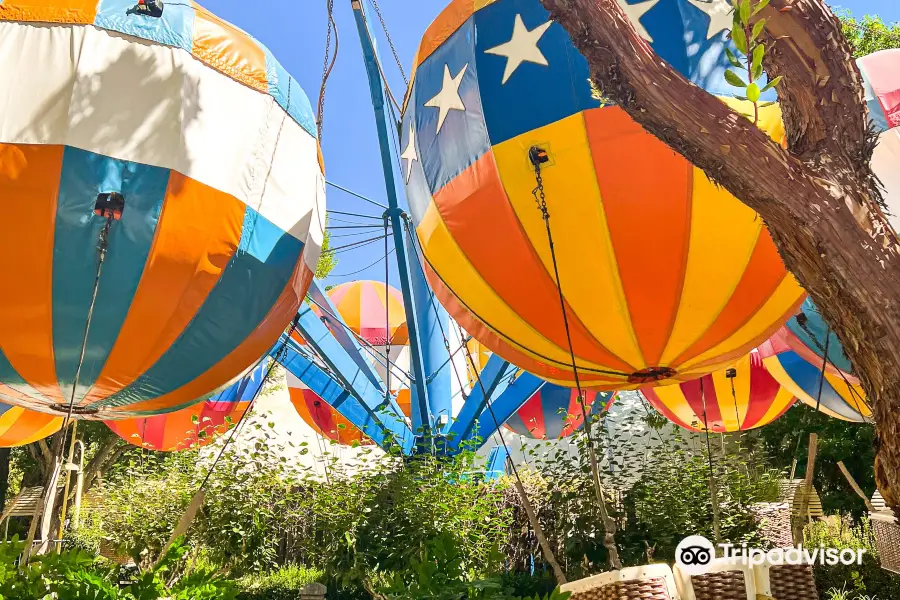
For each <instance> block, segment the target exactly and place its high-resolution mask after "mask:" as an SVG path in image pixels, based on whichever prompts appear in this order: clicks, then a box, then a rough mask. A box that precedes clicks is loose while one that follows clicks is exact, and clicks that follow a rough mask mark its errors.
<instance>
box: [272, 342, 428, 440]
mask: <svg viewBox="0 0 900 600" xmlns="http://www.w3.org/2000/svg"><path fill="white" fill-rule="evenodd" d="M286 338H287V336H285V335H283V336H282V339H281V342H280V343H279V345H278V346H276V349H280V348H281V347H282V346H281V344H282V343H285V344H286V345H285V346H284V348H285V350H284V352H281V353H279V352H277V351H276V350H273V352H272V355H273V358H277V360H278V362H279V363H280V364H281V365H282V366H283V367H284V368H285V369H287V370H288V372H290V373H291V374H292V375H294V376H295V377H297V378H298V379H299V380H300V381H302V382H303V383H304V384H305V385H306V386H307V387H308V388H309V389H310V390H312V391H313V392H314V393H315V394H316V395H317V396H319V397H320V398H322V400H324V401H325V403H326V404H328V405H329V406H332V407H334V408H335V409H336V410H337V411H338V412H339V413H340V414H341V415H342V416H343V417H344V418H345V419H347V420H348V421H350V422H351V423H353V424H354V425H355V426H356V427H358V428H359V429H360V431H362V432H363V433H365V434H366V436H367V437H368V438H369V439H371V440H372V441H373V442H375V443H376V444H378V446H379V447H381V448H385V447H387V446H388V445H389V444H390V443H391V442H393V443H396V444H398V445H399V446H400V447H401V448H402V449H403V452H404V453H409V452H410V451H411V449H412V432H411V431H410V430H409V427H406V424H405V423H402V425H401V424H399V423H398V422H397V420H393V421H391V420H389V419H385V418H384V416H383V415H382V414H381V413H379V415H378V416H379V417H380V420H379V418H376V417H375V416H374V415H373V414H372V413H371V411H370V410H369V409H368V408H367V407H366V406H365V404H363V403H362V402H360V400H359V399H358V398H356V397H355V396H354V395H353V394H351V393H350V392H349V391H347V390H346V389H344V388H343V387H341V385H340V384H339V383H337V382H336V381H335V380H334V379H332V378H331V376H330V375H328V373H326V372H325V371H323V370H322V369H321V368H319V367H318V366H317V365H316V364H315V363H313V362H312V361H311V360H310V359H309V358H307V357H306V356H304V355H303V353H302V351H301V349H300V348H299V347H298V345H297V343H296V342H295V341H293V340H287V339H286ZM385 420H388V421H391V422H389V423H385V422H384V421H385ZM398 432H399V433H398Z"/></svg>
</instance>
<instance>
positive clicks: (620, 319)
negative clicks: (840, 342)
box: [401, 0, 805, 390]
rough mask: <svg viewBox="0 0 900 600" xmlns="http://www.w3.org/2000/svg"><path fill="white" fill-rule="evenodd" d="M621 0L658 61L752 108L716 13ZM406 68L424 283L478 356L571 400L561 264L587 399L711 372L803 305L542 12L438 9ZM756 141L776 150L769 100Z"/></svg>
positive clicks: (770, 254)
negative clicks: (599, 85)
mask: <svg viewBox="0 0 900 600" xmlns="http://www.w3.org/2000/svg"><path fill="white" fill-rule="evenodd" d="M620 4H622V6H623V7H624V8H625V10H626V12H627V13H628V14H629V16H630V17H631V19H632V23H633V24H634V25H635V27H636V28H637V31H638V33H639V34H640V35H642V36H643V37H644V39H646V40H647V41H648V42H649V43H650V44H651V45H652V47H653V49H654V50H655V51H656V52H657V53H658V54H659V55H660V56H661V57H662V58H663V59H664V60H666V61H668V62H669V63H670V64H671V65H672V66H673V67H675V68H676V69H677V70H678V71H680V72H681V73H682V74H683V75H684V76H686V77H687V78H688V79H689V80H690V81H692V82H694V83H695V84H697V85H699V86H701V87H703V88H704V89H706V90H707V91H709V92H710V93H713V94H715V95H717V96H718V97H720V98H721V99H722V100H723V101H724V102H726V103H728V104H729V105H731V106H733V107H735V108H737V109H739V110H743V111H744V112H746V111H747V107H746V106H743V105H742V101H740V100H738V99H736V98H735V97H734V94H735V90H736V88H733V87H730V86H728V85H727V84H726V83H725V81H724V77H723V72H724V70H725V67H726V66H727V65H728V62H727V57H726V55H725V53H724V50H725V48H728V47H732V45H731V42H730V41H729V38H728V32H729V31H730V29H731V23H732V19H731V15H730V14H729V13H730V11H731V6H730V4H729V3H728V2H727V0H713V1H711V2H687V3H685V2H682V1H681V0H659V1H657V2H642V3H624V2H623V3H620ZM732 49H733V47H732ZM415 67H416V71H415V74H414V79H413V82H412V84H411V87H410V93H409V97H408V101H407V105H406V110H405V113H404V121H403V125H402V138H403V139H402V140H401V149H402V158H403V165H402V166H403V174H404V177H405V179H406V190H407V196H408V198H409V203H410V208H411V212H412V215H413V219H414V222H415V225H416V233H417V236H418V239H419V242H420V244H421V246H422V249H423V252H424V259H425V264H426V270H427V276H428V279H429V282H430V283H431V285H432V286H433V287H434V289H435V290H436V292H437V295H438V298H439V299H440V301H441V303H442V304H443V305H444V306H445V307H446V308H447V310H448V311H449V312H450V314H451V315H452V316H453V317H454V318H455V319H456V320H457V321H458V322H459V323H460V324H461V325H462V326H463V327H464V328H465V330H466V331H468V332H469V333H471V334H472V335H473V336H474V337H475V338H476V339H477V340H478V341H479V342H481V343H482V344H484V345H485V346H487V347H488V348H489V349H490V350H491V351H493V352H495V353H497V354H499V355H500V356H502V357H503V358H505V359H507V360H509V361H510V362H512V363H513V364H516V365H518V366H520V367H521V368H523V369H525V370H527V371H530V372H532V373H535V374H536V375H538V376H540V377H542V378H545V379H547V380H549V381H552V382H554V383H556V384H559V385H563V386H565V387H574V376H573V369H572V361H571V357H570V354H569V336H567V332H566V328H565V327H564V324H563V306H561V303H560V297H559V291H558V289H557V277H556V274H555V270H556V269H557V268H558V270H559V282H560V284H561V288H562V294H563V305H564V307H565V308H564V309H565V311H566V315H567V318H568V323H569V332H568V333H569V334H570V336H571V344H572V347H573V350H574V354H575V359H576V364H577V368H578V372H579V375H580V378H581V383H582V384H583V385H585V386H587V387H593V388H596V389H601V390H617V389H636V388H641V387H645V386H656V385H667V384H674V383H678V382H680V381H687V380H691V379H696V378H697V377H698V376H700V375H703V374H706V373H710V372H712V371H715V370H717V369H721V368H723V367H725V366H727V365H728V364H729V363H731V362H733V361H735V360H738V359H740V358H741V357H742V356H744V355H746V354H747V353H748V352H749V351H750V350H752V349H753V348H755V347H756V346H757V345H759V344H760V343H762V342H763V341H765V340H766V339H767V338H768V337H769V336H770V335H772V333H774V332H775V331H776V330H777V329H778V328H779V327H780V326H781V325H782V324H783V323H784V322H785V321H786V320H787V318H788V317H789V316H790V315H792V314H793V313H794V311H795V309H796V308H797V307H798V306H799V304H800V303H801V302H802V300H803V298H804V296H805V294H804V291H803V290H802V289H801V288H800V287H799V285H798V284H797V283H796V281H795V280H794V278H793V276H792V275H790V274H789V273H788V272H787V271H786V269H785V267H784V265H783V263H782V261H781V258H780V257H779V255H778V252H777V250H776V248H775V245H774V243H773V242H772V239H771V238H770V236H769V233H768V231H767V230H766V228H765V225H764V223H763V221H762V219H760V218H759V217H758V216H757V215H756V214H755V213H754V212H753V211H752V210H750V209H748V208H747V207H745V206H744V205H743V204H742V203H740V202H739V201H738V200H737V199H735V198H734V197H732V196H731V195H730V194H728V193H727V192H726V191H725V190H723V189H722V188H720V187H718V186H716V185H715V184H714V183H712V182H711V181H710V180H709V179H708V178H707V176H706V174H704V173H703V172H702V171H701V170H699V169H696V168H694V167H692V166H691V164H690V163H689V162H688V161H687V160H686V159H684V158H683V157H681V156H680V155H678V154H677V153H676V152H674V151H672V150H671V149H669V148H668V147H667V146H666V145H665V144H664V143H662V142H661V141H659V140H658V139H656V138H655V137H653V136H652V135H650V134H649V133H647V132H645V131H644V130H643V129H642V128H641V126H640V125H638V124H637V123H636V122H634V121H633V120H632V119H631V118H630V117H629V116H628V115H627V114H626V113H625V112H624V111H623V110H622V109H620V108H618V107H616V106H611V105H610V104H609V102H608V101H607V100H605V99H604V98H603V95H602V93H601V91H600V90H597V89H594V88H593V87H592V86H591V83H590V81H589V77H590V73H589V71H588V66H587V62H586V61H585V59H584V57H583V56H581V55H580V54H579V52H578V51H577V50H576V49H575V47H574V46H573V44H572V42H571V41H570V39H569V37H568V35H567V33H566V31H565V30H564V29H563V28H562V27H561V26H560V25H559V24H558V23H554V22H553V21H551V20H550V17H549V14H548V13H547V11H546V10H545V9H544V8H543V6H542V4H541V2H540V0H496V1H494V2H476V3H474V4H473V3H472V2H468V3H465V2H453V3H452V4H451V5H450V6H449V7H448V8H447V9H446V10H445V11H444V12H443V13H441V14H440V15H439V16H438V17H437V19H436V20H435V22H434V23H433V24H432V25H431V27H429V29H428V30H427V32H426V33H425V36H424V39H423V40H422V43H421V45H420V47H419V52H418V55H417V57H416V60H415ZM764 99H765V100H775V96H774V91H771V90H770V91H769V92H766V95H765V98H764ZM760 127H761V128H762V129H763V130H764V131H766V132H767V133H768V134H769V135H770V136H772V137H773V138H774V139H776V140H778V141H782V140H783V139H784V129H783V125H782V122H781V114H780V110H779V108H778V106H775V105H773V106H767V107H765V108H763V109H762V115H761V119H760ZM534 148H537V149H540V151H541V152H542V153H544V155H545V156H546V162H543V163H540V186H539V185H538V179H537V178H536V172H535V171H536V169H535V165H534V164H533V162H532V160H531V159H532V156H531V153H532V151H533V149H534ZM538 162H540V161H538ZM538 187H540V190H538V191H536V188H538ZM533 192H535V193H533ZM542 198H546V202H547V213H548V214H549V219H548V220H547V221H545V220H544V218H543V214H542V212H541V210H539V208H538V207H537V206H536V204H535V200H536V199H537V200H539V201H540V200H541V199H542ZM547 225H549V227H550V230H551V232H552V237H553V243H554V248H555V261H554V258H553V257H552V256H551V252H550V244H549V240H548V232H547Z"/></svg>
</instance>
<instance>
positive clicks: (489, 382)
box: [448, 354, 546, 454]
mask: <svg viewBox="0 0 900 600" xmlns="http://www.w3.org/2000/svg"><path fill="white" fill-rule="evenodd" d="M517 372H518V368H517V367H515V366H514V365H511V364H509V363H508V362H506V361H505V360H503V359H502V358H500V357H499V356H497V355H496V354H495V355H493V356H491V358H490V360H488V363H487V365H485V367H484V369H483V370H482V372H481V375H480V378H481V385H476V386H475V388H474V389H473V390H472V394H471V395H470V396H469V398H468V399H467V400H466V404H465V406H464V407H463V409H462V410H461V411H460V413H459V416H458V417H457V419H456V422H455V423H454V424H453V426H452V427H451V428H450V433H449V436H448V437H450V440H449V442H448V452H449V453H451V454H453V453H456V452H459V451H460V450H461V449H462V448H465V447H466V446H467V445H472V444H473V442H474V441H475V440H476V439H480V440H481V441H482V443H483V442H484V441H485V440H487V439H488V438H489V437H490V436H492V435H493V434H494V433H495V432H496V431H497V429H499V428H500V426H501V425H503V423H505V422H506V421H507V419H509V418H510V417H511V416H512V415H513V414H514V413H515V412H516V411H517V410H519V409H520V408H522V405H523V404H525V402H527V401H528V399H529V398H531V397H532V396H533V395H534V394H535V393H536V392H537V391H538V390H539V389H541V387H543V385H544V384H545V383H546V382H545V381H544V380H543V379H539V378H537V377H535V376H534V375H532V374H531V373H525V372H522V373H521V374H519V375H518V376H516V373H517ZM482 386H484V391H485V392H486V394H485V393H482V391H481V387H482ZM488 402H490V405H491V406H490V409H488V407H487V403H488ZM495 417H496V421H495V420H494V418H495Z"/></svg>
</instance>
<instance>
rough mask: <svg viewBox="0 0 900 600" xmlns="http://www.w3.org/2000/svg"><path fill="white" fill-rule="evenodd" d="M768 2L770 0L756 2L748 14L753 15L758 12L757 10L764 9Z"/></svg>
mask: <svg viewBox="0 0 900 600" xmlns="http://www.w3.org/2000/svg"><path fill="white" fill-rule="evenodd" d="M769 2H770V0H760V2H759V4H757V5H756V6H755V7H754V8H753V13H751V15H750V16H751V17H755V16H756V15H757V14H759V11H761V10H762V9H764V8H765V7H767V6H768V5H769Z"/></svg>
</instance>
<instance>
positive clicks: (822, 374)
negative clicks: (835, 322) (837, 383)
mask: <svg viewBox="0 0 900 600" xmlns="http://www.w3.org/2000/svg"><path fill="white" fill-rule="evenodd" d="M830 333H831V329H828V334H830ZM830 338H831V336H830V335H826V336H825V349H824V351H823V354H824V356H823V357H822V369H821V370H820V372H819V390H818V393H817V394H816V412H819V408H821V406H822V391H823V390H824V388H825V370H826V368H827V367H828V364H829V360H828V345H829V342H830V341H831V339H830ZM812 339H813V340H815V337H813V338H812ZM820 349H821V348H820ZM835 368H837V367H835ZM838 370H840V369H838ZM848 385H849V384H848ZM808 424H809V413H806V414H805V415H803V420H802V421H801V422H800V429H799V430H798V431H797V444H796V446H795V447H794V462H793V465H792V467H791V479H793V478H794V474H795V471H796V469H797V462H798V461H799V460H800V444H801V443H802V442H803V434H804V433H806V432H807V426H808Z"/></svg>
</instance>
